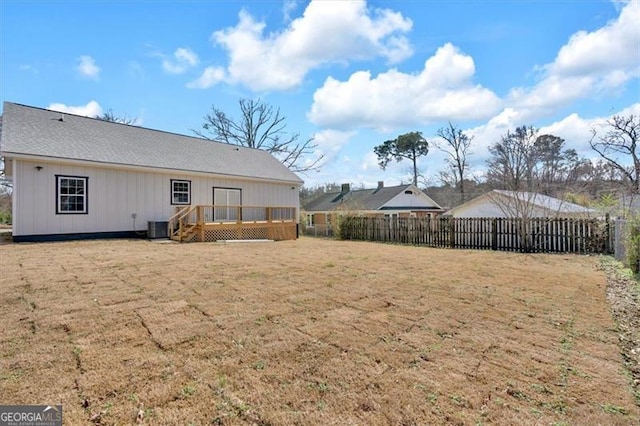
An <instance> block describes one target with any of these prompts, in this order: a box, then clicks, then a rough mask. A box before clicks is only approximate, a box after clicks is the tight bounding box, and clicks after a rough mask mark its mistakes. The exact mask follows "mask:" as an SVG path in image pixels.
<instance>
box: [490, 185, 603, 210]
mask: <svg viewBox="0 0 640 426" xmlns="http://www.w3.org/2000/svg"><path fill="white" fill-rule="evenodd" d="M494 192H496V193H498V194H502V195H503V196H505V197H509V198H516V199H518V200H522V201H527V202H528V203H530V204H532V205H535V206H537V207H542V208H545V209H549V210H552V211H554V212H557V213H593V212H594V210H593V209H590V208H587V207H583V206H580V205H578V204H574V203H570V202H568V201H564V200H560V199H558V198H553V197H549V196H547V195H543V194H538V193H536V192H517V191H503V190H499V189H496V190H494Z"/></svg>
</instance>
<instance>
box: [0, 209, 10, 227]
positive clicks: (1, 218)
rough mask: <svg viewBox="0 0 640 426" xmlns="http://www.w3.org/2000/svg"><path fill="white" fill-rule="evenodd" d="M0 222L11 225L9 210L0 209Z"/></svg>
mask: <svg viewBox="0 0 640 426" xmlns="http://www.w3.org/2000/svg"><path fill="white" fill-rule="evenodd" d="M0 224H2V225H11V212H10V211H6V210H0Z"/></svg>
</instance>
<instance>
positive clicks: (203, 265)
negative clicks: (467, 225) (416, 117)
mask: <svg viewBox="0 0 640 426" xmlns="http://www.w3.org/2000/svg"><path fill="white" fill-rule="evenodd" d="M0 262H1V263H0V268H1V269H0V311H1V312H2V316H1V322H0V330H1V333H0V396H1V400H2V401H1V402H2V403H5V404H6V403H16V404H18V403H19V404H53V403H57V404H60V403H61V404H63V407H64V408H63V412H64V420H65V424H73V425H75V424H92V423H96V424H135V423H136V422H138V423H143V424H176V425H185V424H190V423H192V424H212V423H213V424H225V425H226V424H263V425H266V424H273V425H280V424H284V425H287V424H301V425H302V424H304V425H306V424H340V425H343V424H356V425H359V424H362V425H377V424H393V425H401V424H406V425H411V424H460V425H476V424H510V425H512V424H526V425H530V424H539V425H554V424H555V425H567V424H571V425H573V424H575V425H585V424H587V425H596V424H601V425H616V424H620V425H628V424H637V423H638V421H639V419H640V410H639V408H638V406H637V405H636V404H635V402H634V398H633V394H632V392H631V387H630V385H629V377H628V375H627V374H626V373H625V370H624V368H623V366H622V360H621V356H620V353H619V348H618V346H617V334H616V332H615V325H614V323H613V321H612V319H611V315H610V312H609V307H608V305H607V302H606V299H605V290H606V289H605V287H606V281H605V277H604V274H603V273H602V272H601V271H600V270H599V268H598V264H599V263H598V258H597V257H585V256H563V255H553V256H551V255H521V254H511V253H501V252H487V251H475V252H474V251H464V250H445V249H429V248H417V247H406V246H397V245H383V244H372V243H358V242H340V241H331V240H316V239H310V238H302V239H300V240H298V241H287V242H278V243H235V244H215V243H214V244H208V243H197V244H182V245H181V244H174V243H161V242H150V241H126V240H113V241H83V242H64V243H42V244H7V245H0Z"/></svg>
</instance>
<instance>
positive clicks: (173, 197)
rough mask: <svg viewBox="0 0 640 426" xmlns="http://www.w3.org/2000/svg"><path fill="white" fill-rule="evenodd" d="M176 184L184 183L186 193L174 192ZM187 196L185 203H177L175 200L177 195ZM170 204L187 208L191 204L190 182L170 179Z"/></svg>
mask: <svg viewBox="0 0 640 426" xmlns="http://www.w3.org/2000/svg"><path fill="white" fill-rule="evenodd" d="M176 183H186V184H187V191H176V188H175V186H174V184H176ZM185 193H186V194H187V201H186V202H184V201H178V200H176V195H178V194H185ZM171 204H172V205H179V206H188V205H190V204H191V181H190V180H185V179H171Z"/></svg>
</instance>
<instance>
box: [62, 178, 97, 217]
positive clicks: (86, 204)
mask: <svg viewBox="0 0 640 426" xmlns="http://www.w3.org/2000/svg"><path fill="white" fill-rule="evenodd" d="M63 179H67V180H76V181H81V182H83V186H84V193H83V194H62V192H61V191H60V186H61V182H62V180H63ZM64 196H73V197H81V198H82V200H83V203H82V205H83V207H84V208H83V209H82V210H64V209H63V204H62V197H64ZM88 213H89V177H88V176H69V175H56V214H88Z"/></svg>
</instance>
